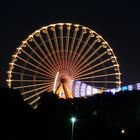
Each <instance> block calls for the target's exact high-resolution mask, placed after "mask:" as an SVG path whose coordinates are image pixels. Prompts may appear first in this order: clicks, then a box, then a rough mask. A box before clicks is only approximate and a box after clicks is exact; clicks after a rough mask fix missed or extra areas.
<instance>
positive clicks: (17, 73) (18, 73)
mask: <svg viewBox="0 0 140 140" xmlns="http://www.w3.org/2000/svg"><path fill="white" fill-rule="evenodd" d="M11 73H12V74H16V75H23V76H28V77H37V78H42V79H50V78H48V77H47V76H46V77H45V76H38V75H32V74H25V73H20V72H14V71H12V72H11Z"/></svg>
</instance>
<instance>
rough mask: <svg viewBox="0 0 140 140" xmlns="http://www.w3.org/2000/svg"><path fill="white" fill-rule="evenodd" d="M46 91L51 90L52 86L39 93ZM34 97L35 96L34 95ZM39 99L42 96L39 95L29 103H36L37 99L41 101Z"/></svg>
mask: <svg viewBox="0 0 140 140" xmlns="http://www.w3.org/2000/svg"><path fill="white" fill-rule="evenodd" d="M45 91H51V88H48V89H47V90H46V89H45V90H42V91H40V92H38V94H39V95H40V94H41V93H43V92H45ZM32 98H33V97H32ZM39 99H40V96H37V98H36V99H34V100H33V101H31V102H30V103H29V104H30V105H33V104H34V103H36V102H37V101H39Z"/></svg>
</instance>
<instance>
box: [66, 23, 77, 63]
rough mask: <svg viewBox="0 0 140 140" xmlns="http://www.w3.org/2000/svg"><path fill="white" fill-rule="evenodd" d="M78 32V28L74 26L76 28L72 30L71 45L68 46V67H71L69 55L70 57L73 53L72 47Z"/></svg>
mask: <svg viewBox="0 0 140 140" xmlns="http://www.w3.org/2000/svg"><path fill="white" fill-rule="evenodd" d="M78 30H79V29H78V26H76V28H75V29H74V33H73V37H72V41H71V45H70V48H69V54H68V65H71V55H72V51H73V47H74V43H75V39H76V35H77V31H78Z"/></svg>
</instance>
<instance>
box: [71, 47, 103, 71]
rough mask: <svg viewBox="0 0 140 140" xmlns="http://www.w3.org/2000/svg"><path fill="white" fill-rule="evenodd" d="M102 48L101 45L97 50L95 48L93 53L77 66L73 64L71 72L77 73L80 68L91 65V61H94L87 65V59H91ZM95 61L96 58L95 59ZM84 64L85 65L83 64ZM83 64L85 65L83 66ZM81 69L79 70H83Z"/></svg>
mask: <svg viewBox="0 0 140 140" xmlns="http://www.w3.org/2000/svg"><path fill="white" fill-rule="evenodd" d="M101 48H102V45H100V46H99V47H98V48H96V49H95V50H94V51H93V53H91V54H90V55H89V56H88V57H87V58H85V60H84V61H83V62H82V63H80V65H79V66H77V64H75V67H74V68H73V71H77V70H78V69H80V67H82V66H83V67H84V68H85V67H87V66H89V65H90V64H91V63H92V61H94V59H93V60H92V61H90V64H89V63H87V62H88V61H89V59H91V58H92V57H93V56H94V55H95V54H96V53H97V52H98V51H99V50H100V49H101ZM95 59H96V58H95ZM85 63H86V64H85ZM84 64H85V65H84ZM83 67H82V68H81V69H83ZM81 69H80V71H81Z"/></svg>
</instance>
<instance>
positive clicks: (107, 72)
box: [7, 23, 121, 107]
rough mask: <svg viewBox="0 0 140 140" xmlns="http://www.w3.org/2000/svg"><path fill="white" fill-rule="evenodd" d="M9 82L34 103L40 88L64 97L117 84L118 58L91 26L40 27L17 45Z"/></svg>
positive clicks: (84, 94) (86, 93)
mask: <svg viewBox="0 0 140 140" xmlns="http://www.w3.org/2000/svg"><path fill="white" fill-rule="evenodd" d="M7 73H8V79H7V82H8V86H9V87H10V88H11V87H12V88H14V89H18V90H19V91H20V93H21V94H22V95H23V97H24V100H25V101H27V102H28V103H29V104H30V105H31V106H32V107H36V106H37V103H38V101H39V99H40V94H41V93H43V92H46V91H47V92H50V91H53V92H54V93H55V94H57V95H59V96H60V97H63V98H73V97H82V96H88V95H93V94H94V93H95V92H96V91H98V92H102V91H104V90H106V89H112V88H117V87H120V84H121V81H120V75H121V74H120V70H119V64H118V62H117V58H116V56H115V55H114V52H113V50H112V49H111V48H110V46H109V45H108V43H107V42H106V41H105V40H104V39H103V38H102V37H101V36H100V35H99V34H97V33H96V32H95V31H94V30H91V29H89V28H87V27H85V26H82V25H79V24H72V23H57V24H51V25H49V26H45V27H42V28H41V29H39V30H36V31H35V32H33V33H32V34H31V35H29V36H28V37H27V38H26V39H25V40H24V41H22V43H21V45H20V46H19V47H17V49H16V52H15V53H14V55H12V61H11V63H9V70H8V72H7Z"/></svg>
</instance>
